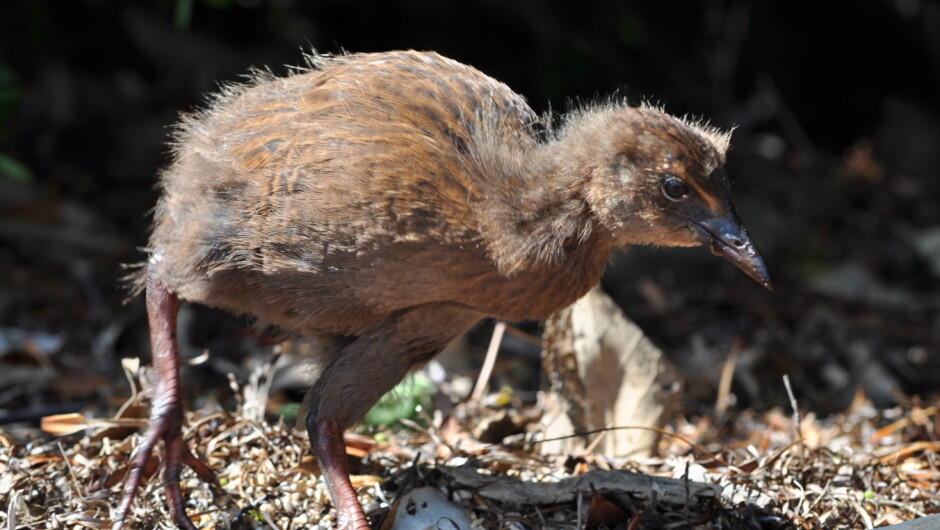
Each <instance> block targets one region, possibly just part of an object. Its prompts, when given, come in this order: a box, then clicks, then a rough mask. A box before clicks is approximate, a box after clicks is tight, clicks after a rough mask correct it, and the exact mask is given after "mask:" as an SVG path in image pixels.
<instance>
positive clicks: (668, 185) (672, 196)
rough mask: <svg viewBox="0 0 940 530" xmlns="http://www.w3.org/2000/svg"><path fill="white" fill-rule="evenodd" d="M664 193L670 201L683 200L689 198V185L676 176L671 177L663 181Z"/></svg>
mask: <svg viewBox="0 0 940 530" xmlns="http://www.w3.org/2000/svg"><path fill="white" fill-rule="evenodd" d="M663 195H665V196H666V198H667V199H669V200H670V201H681V200H683V199H686V198H688V196H689V187H688V186H686V184H685V182H682V181H681V180H679V179H678V178H676V177H669V178H667V179H666V180H664V181H663Z"/></svg>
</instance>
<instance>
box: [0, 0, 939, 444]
mask: <svg viewBox="0 0 940 530" xmlns="http://www.w3.org/2000/svg"><path fill="white" fill-rule="evenodd" d="M574 6H575V4H574V3H572V4H566V5H565V6H561V5H560V4H557V5H556V3H552V4H546V3H542V2H536V1H532V0H525V1H520V2H495V1H492V0H468V1H463V2H451V1H441V2H431V3H426V2H412V1H405V2H387V1H368V2H339V1H326V2H300V1H292V0H269V1H264V0H236V1H233V0H175V1H171V0H148V1H142V2H120V1H117V0H113V1H107V0H75V1H72V2H52V1H48V0H47V1H40V0H22V1H13V2H7V3H4V5H3V6H2V7H0V35H2V37H0V39H2V40H0V366H3V370H2V371H0V411H2V412H4V413H9V414H12V413H14V412H16V413H18V412H19V411H23V410H33V411H34V412H35V413H34V414H32V415H29V414H27V417H26V418H22V417H19V418H17V419H20V420H26V421H28V422H30V423H29V424H30V425H33V426H34V425H35V424H36V421H37V420H38V418H39V417H40V416H42V415H46V414H49V413H50V410H53V409H54V410H53V411H60V412H61V411H65V410H74V409H75V408H80V407H84V406H89V405H94V406H97V407H100V410H102V411H107V410H113V408H114V407H115V406H117V405H118V404H120V403H121V397H120V396H119V395H126V391H125V390H124V387H125V386H126V384H125V383H124V382H123V376H122V375H121V370H120V366H119V360H120V358H122V357H143V358H144V359H146V358H147V357H148V353H147V352H148V351H149V346H148V344H147V341H146V337H147V335H146V322H145V318H144V311H143V304H142V301H141V300H140V299H136V300H133V301H131V302H130V303H128V304H127V305H122V301H123V299H124V298H125V297H126V295H127V293H126V291H124V290H122V288H121V286H120V278H121V277H122V276H123V275H124V274H125V273H124V271H123V270H122V267H121V264H122V263H135V262H137V261H139V260H141V259H142V254H141V253H140V252H139V251H138V250H137V247H138V246H141V245H143V244H145V242H146V233H147V227H148V222H149V221H148V214H147V212H148V210H149V209H150V208H151V207H152V205H153V203H154V201H155V199H156V192H155V191H154V190H153V185H154V182H155V176H156V174H157V172H158V170H159V168H160V167H161V166H162V165H164V164H165V163H166V162H167V147H166V139H167V135H168V132H169V130H170V128H171V126H172V125H173V123H174V122H175V121H176V120H177V117H178V113H179V112H181V111H192V110H195V109H198V108H200V106H201V105H203V104H204V103H205V101H206V94H208V93H211V92H214V91H217V90H218V88H219V86H220V83H228V82H238V81H239V80H240V79H243V76H244V75H245V73H246V72H247V71H248V69H249V67H252V66H255V67H263V66H264V65H267V66H269V67H270V68H271V69H272V70H273V71H274V72H275V73H278V74H284V73H286V72H287V71H288V69H287V68H286V67H285V66H283V65H301V64H303V61H304V58H303V53H304V51H305V50H309V49H310V48H315V49H316V50H318V51H321V52H339V51H341V50H348V51H356V52H368V51H380V50H388V49H396V48H413V49H419V50H436V51H438V52H440V53H442V54H444V55H446V56H449V57H452V58H454V59H457V60H459V61H461V62H464V63H467V64H470V65H473V66H475V67H477V68H479V69H480V70H482V71H484V72H485V73H487V74H490V75H492V76H493V77H495V78H497V79H499V80H501V81H504V82H506V83H507V84H508V85H509V86H510V87H512V88H513V89H515V90H516V91H517V92H519V93H521V94H523V95H525V96H526V98H527V99H528V100H529V102H530V103H531V105H532V106H533V108H535V109H536V110H537V111H540V112H543V111H546V110H548V109H553V110H554V111H555V112H560V111H563V110H564V109H566V108H570V106H571V105H576V104H577V102H578V101H592V100H595V99H597V98H604V97H608V96H609V95H611V94H616V95H617V96H616V97H627V98H629V100H631V101H634V102H640V101H641V100H643V99H648V100H651V101H654V102H658V103H660V104H662V105H663V106H664V107H665V108H666V109H667V110H668V111H669V112H671V113H673V114H677V115H682V114H687V113H688V114H693V115H696V116H701V117H704V118H707V119H708V120H709V121H711V122H712V123H713V124H715V125H717V126H720V127H723V128H729V127H736V129H735V134H734V138H733V142H732V143H733V148H732V151H731V153H730V158H729V161H728V169H729V172H730V174H731V175H732V176H733V178H734V179H735V186H736V187H735V194H736V201H737V204H738V210H739V213H740V214H741V217H742V218H743V219H744V221H745V222H746V224H747V225H748V227H749V229H750V232H751V235H752V236H753V238H754V240H755V241H756V242H757V244H758V246H759V247H760V249H761V251H762V252H763V254H764V256H765V258H766V260H767V263H768V266H769V268H770V270H771V274H772V276H773V278H774V283H775V286H776V290H775V291H774V292H765V291H764V290H763V289H762V288H761V287H760V286H758V285H757V284H755V283H753V282H752V281H751V280H749V279H748V278H746V277H745V276H743V275H742V274H741V273H740V272H739V271H737V270H735V269H734V268H733V267H731V266H730V265H728V264H726V263H725V262H724V261H723V260H721V259H719V258H716V257H714V256H711V255H710V254H709V253H708V252H707V250H705V249H702V248H697V249H688V250H669V251H665V250H655V249H652V250H651V249H635V250H631V251H630V252H629V253H627V254H625V255H621V256H619V257H618V258H617V260H616V261H615V263H613V265H612V266H611V268H610V270H609V272H608V274H607V276H606V278H605V280H604V286H605V288H606V289H607V291H608V292H610V293H611V294H612V295H613V296H614V297H615V298H617V300H618V301H619V302H620V304H621V305H622V306H623V307H624V308H625V310H626V312H627V314H628V315H630V316H631V317H632V318H634V319H635V320H636V321H637V322H638V323H639V324H640V325H641V326H642V327H643V329H644V330H646V332H647V333H648V334H649V335H650V336H651V337H652V338H653V339H654V341H655V342H656V343H657V344H659V345H660V346H662V347H663V348H664V349H665V350H666V352H667V354H668V355H669V356H670V357H671V358H672V359H673V360H675V361H676V362H677V364H678V365H679V366H680V367H681V368H682V370H683V372H684V373H685V374H686V375H687V376H688V377H689V378H690V385H689V387H688V388H689V391H688V393H687V397H686V405H687V406H688V407H689V408H691V409H695V408H698V407H702V408H706V407H711V406H712V404H713V400H714V394H715V386H716V384H717V380H718V377H719V374H720V371H721V368H722V365H723V363H724V362H725V358H726V357H727V355H728V353H729V352H730V351H732V350H733V349H734V350H735V351H736V352H737V355H738V358H737V359H738V360H737V371H736V374H735V387H734V388H733V393H734V394H735V396H737V399H738V406H739V407H746V406H754V407H757V408H766V407H769V406H772V405H778V404H783V403H785V402H786V398H785V393H784V390H783V385H782V383H781V376H782V375H783V374H789V375H790V377H791V379H792V380H793V383H794V386H795V390H796V394H797V396H798V398H799V400H800V404H801V405H802V406H803V407H806V408H808V409H811V410H815V411H817V412H819V413H822V414H826V413H831V412H835V411H840V410H843V409H845V408H846V407H847V406H848V405H849V403H850V402H851V400H852V399H853V396H855V395H856V394H857V393H858V392H864V394H865V396H867V397H868V398H869V399H871V400H873V401H874V402H875V403H876V404H878V405H890V404H893V403H897V402H899V401H901V402H907V401H909V400H910V399H912V396H921V398H923V399H933V398H935V397H936V396H935V394H934V393H935V389H936V388H938V386H940V356H938V355H937V351H938V348H940V282H938V278H940V179H938V175H940V148H938V146H940V101H938V94H940V3H938V2H935V1H926V0H894V1H887V0H882V1H864V2H849V1H837V2H826V3H818V2H759V1H707V2H685V1H679V0H673V1H666V2H628V3H621V2H611V1H597V0H595V1H587V2H579V3H577V7H574ZM183 318H184V319H190V320H185V321H184V322H183V325H182V329H183V333H185V334H186V336H185V337H184V343H186V344H188V348H189V350H190V351H189V354H190V355H191V356H195V355H198V354H199V352H200V351H201V350H202V349H204V348H208V349H209V350H210V351H211V352H212V354H213V355H212V358H213V360H212V361H210V362H209V363H206V364H204V365H202V366H200V367H197V368H193V370H194V371H193V373H192V374H191V376H190V377H187V380H188V381H189V382H190V384H192V385H193V386H194V387H198V388H200V389H202V390H203V391H205V390H206V389H214V390H213V392H214V393H215V394H216V395H214V397H213V398H212V399H223V400H224V399H226V393H227V392H228V387H227V384H226V378H225V374H227V373H228V372H230V371H234V372H236V373H237V374H238V373H244V368H241V359H242V358H243V357H244V355H247V354H248V353H249V352H252V351H255V350H257V349H258V348H257V345H259V344H263V343H264V342H265V341H266V340H267V339H265V338H264V337H263V336H258V335H257V334H256V333H255V332H254V331H252V330H251V329H250V327H245V326H243V325H241V323H239V322H238V321H236V320H234V319H231V318H228V317H226V316H223V315H222V314H220V313H218V312H215V311H210V310H203V309H200V308H196V309H189V310H187V311H186V312H184V315H183ZM193 321H195V322H198V325H188V324H187V323H190V322H193ZM479 335H481V339H482V340H483V341H485V340H486V339H487V338H488V337H487V336H484V335H486V333H483V332H479ZM529 353H531V352H529ZM532 369H533V370H536V369H537V363H532ZM536 381H537V378H536ZM535 386H537V385H535ZM49 404H56V406H53V407H51V408H50V407H49ZM58 404H63V405H58Z"/></svg>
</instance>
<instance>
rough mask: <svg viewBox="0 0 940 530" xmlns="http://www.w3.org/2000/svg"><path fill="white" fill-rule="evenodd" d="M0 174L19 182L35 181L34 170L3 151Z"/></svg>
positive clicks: (0, 155) (0, 158)
mask: <svg viewBox="0 0 940 530" xmlns="http://www.w3.org/2000/svg"><path fill="white" fill-rule="evenodd" d="M0 175H2V176H5V177H7V178H8V179H10V180H15V181H17V182H23V183H30V182H32V181H33V172H32V171H30V169H29V168H28V167H26V165H25V164H23V163H22V162H20V161H19V160H17V159H15V158H13V157H12V156H9V155H5V154H3V153H0Z"/></svg>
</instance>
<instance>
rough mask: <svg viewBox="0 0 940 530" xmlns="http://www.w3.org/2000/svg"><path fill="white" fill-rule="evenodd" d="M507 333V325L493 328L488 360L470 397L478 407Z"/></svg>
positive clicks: (503, 323)
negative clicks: (504, 335)
mask: <svg viewBox="0 0 940 530" xmlns="http://www.w3.org/2000/svg"><path fill="white" fill-rule="evenodd" d="M505 332H506V323H505V322H497V323H496V327H495V328H493V338H491V339H490V345H489V347H488V348H487V349H486V359H485V360H484V361H483V368H481V369H480V376H479V377H477V384H476V386H474V387H473V394H471V395H470V402H471V403H473V404H474V405H476V404H477V403H479V402H480V398H482V397H483V391H484V390H486V385H487V383H489V380H490V376H491V375H493V366H494V365H495V364H496V353H497V352H498V351H499V345H500V343H501V342H502V341H503V334H504V333H505Z"/></svg>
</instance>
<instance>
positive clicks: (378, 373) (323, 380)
mask: <svg viewBox="0 0 940 530" xmlns="http://www.w3.org/2000/svg"><path fill="white" fill-rule="evenodd" d="M314 62H315V67H314V68H313V69H311V70H308V71H305V72H302V73H298V74H295V75H292V76H289V77H286V78H275V77H272V76H266V77H261V78H259V79H257V80H256V81H255V82H254V83H252V84H250V85H249V86H243V87H237V88H232V89H228V90H227V91H226V92H225V93H224V94H223V95H221V96H220V97H219V98H218V100H217V101H216V102H215V103H214V104H213V105H212V106H211V108H210V109H208V110H206V111H204V112H202V113H199V114H197V115H194V116H189V117H187V118H185V119H184V120H183V122H182V124H181V125H180V127H179V130H178V131H177V133H176V138H175V144H174V161H173V163H172V164H171V165H170V167H169V168H168V169H166V171H165V172H164V173H163V175H162V178H161V187H162V192H163V193H162V197H161V198H160V201H159V204H158V205H157V208H156V213H155V215H154V227H153V235H152V237H151V239H150V247H149V252H150V260H149V263H148V265H147V266H146V270H145V271H143V272H142V274H141V277H140V282H139V285H140V286H141V287H145V288H146V292H147V296H146V297H147V309H148V316H149V319H150V327H151V340H152V344H153V357H154V364H155V368H156V370H155V372H156V378H157V381H156V388H155V399H154V401H153V412H152V416H151V421H150V428H149V429H148V431H147V433H146V435H145V439H144V442H143V443H142V444H141V447H140V448H139V450H138V452H137V454H136V456H135V460H134V463H133V465H132V469H131V472H130V473H129V475H128V478H127V482H126V485H125V489H124V494H123V498H122V502H121V505H120V507H119V509H118V510H117V513H116V516H115V524H114V528H120V527H121V526H122V524H123V521H124V519H125V517H126V515H127V512H128V509H129V508H130V505H131V503H132V501H133V499H134V495H135V492H136V490H137V488H138V486H139V484H140V480H141V473H142V470H143V467H144V464H145V463H146V460H147V458H148V456H149V454H150V453H151V451H152V449H153V447H154V445H155V444H156V442H157V440H159V439H161V438H162V439H163V440H164V443H165V449H164V451H165V465H166V488H167V495H168V499H169V502H170V506H171V510H172V512H173V514H174V519H175V521H176V523H177V524H178V525H179V526H180V527H183V528H194V527H193V525H192V523H191V522H190V520H189V519H188V518H187V516H186V513H185V510H184V508H183V500H182V494H181V491H180V486H179V473H180V469H181V466H182V464H183V463H185V464H187V465H190V466H191V467H193V468H194V470H195V471H196V472H197V473H198V474H199V476H200V477H201V478H203V479H204V480H208V481H212V480H214V478H213V475H212V472H211V471H210V470H209V469H208V467H207V466H206V465H205V464H203V463H202V462H200V461H199V460H198V459H196V458H195V457H193V456H192V454H191V453H190V452H189V450H188V449H187V448H186V445H185V443H184V441H183V438H182V435H181V431H180V428H181V424H182V410H181V407H180V396H179V374H178V351H177V345H176V341H175V326H176V324H175V322H176V314H177V310H178V308H179V303H180V302H179V301H180V300H183V301H187V302H198V303H202V304H206V305H209V306H214V307H219V308H223V309H226V310H229V311H232V312H235V313H247V314H251V315H254V316H255V317H257V318H258V319H259V320H260V321H262V322H266V323H269V324H272V325H275V326H278V327H280V328H282V329H284V330H287V331H291V332H295V333H299V334H302V335H307V336H313V337H317V338H319V339H320V340H321V342H322V343H323V346H324V348H323V354H322V358H321V359H319V363H318V364H320V365H321V366H322V371H321V374H320V376H319V379H317V381H316V382H315V383H314V385H313V387H312V388H311V390H310V392H309V393H308V394H307V398H306V406H307V407H308V409H309V413H308V416H307V428H308V432H309V434H310V439H311V442H312V445H313V452H314V454H315V455H316V457H317V460H318V461H319V465H320V468H321V469H322V470H323V477H324V479H325V480H326V483H327V485H328V487H329V491H330V495H331V497H332V500H333V503H334V506H335V507H336V510H337V512H338V522H339V526H340V528H344V529H346V528H368V523H367V520H366V517H365V515H364V514H363V511H362V508H361V506H360V505H359V503H358V501H357V498H356V493H355V491H354V490H353V487H352V485H351V483H350V480H349V476H348V474H347V470H346V469H347V468H346V452H345V446H344V443H343V431H344V430H345V429H347V428H349V427H351V426H353V425H355V423H356V422H357V421H359V419H360V418H361V417H362V416H363V415H364V414H365V413H366V412H367V411H368V409H369V408H370V407H371V406H372V405H373V404H374V403H375V402H376V401H377V400H378V399H379V397H381V396H382V395H383V394H384V393H386V392H387V391H388V390H390V389H391V388H392V387H393V386H394V385H395V384H396V383H398V382H399V381H400V380H401V379H402V378H403V377H405V375H406V374H407V373H408V372H409V371H410V370H412V369H414V368H415V367H417V366H420V365H422V364H423V363H426V362H428V361H429V360H430V359H431V358H432V357H434V356H435V355H437V353H438V352H440V351H441V350H442V349H443V348H444V347H445V346H446V345H447V344H448V343H449V342H450V341H451V340H452V339H454V338H455V337H457V336H458V335H459V334H460V333H462V332H463V331H465V330H466V329H467V328H469V327H470V326H472V325H473V324H474V323H476V322H478V321H480V320H481V319H483V318H486V317H497V318H502V319H509V320H517V319H523V318H543V317H546V316H548V315H549V314H551V313H552V312H554V311H556V310H558V309H561V308H563V307H565V306H567V305H569V304H571V303H572V302H574V301H575V300H577V299H578V298H579V297H580V296H582V295H583V294H584V293H586V292H587V291H588V290H589V289H590V288H591V287H592V286H593V285H594V284H596V283H597V282H598V280H599V279H600V277H601V273H602V272H603V270H604V265H605V263H606V262H607V260H608V259H609V257H610V254H611V252H612V251H613V249H615V248H617V247H624V246H627V245H630V244H651V245H667V246H691V245H698V244H701V243H707V244H710V245H711V247H712V249H713V251H715V252H717V253H719V254H722V255H724V256H725V257H727V258H729V259H730V260H731V261H733V262H734V263H735V264H736V265H737V266H738V267H740V268H741V269H742V270H744V272H746V273H747V274H748V275H750V276H751V277H752V278H754V279H755V280H757V281H758V282H760V283H762V284H763V285H765V286H768V287H769V280H768V276H767V272H766V270H765V268H764V264H763V261H762V258H761V257H760V255H759V254H758V253H757V251H756V249H755V248H754V246H753V244H752V243H751V240H750V238H749V237H748V235H747V232H746V231H745V229H744V227H743V226H742V225H741V223H740V221H739V220H738V218H737V216H736V215H735V213H734V210H733V208H732V204H731V197H730V182H729V179H728V177H727V176H726V174H725V172H724V170H723V169H722V164H723V161H724V157H725V151H726V150H727V148H728V140H729V137H728V135H726V134H723V133H720V132H718V131H716V130H713V129H711V128H708V127H705V126H701V125H697V124H694V123H689V122H686V121H683V120H679V119H676V118H673V117H671V116H669V115H667V114H665V113H663V112H662V111H660V110H658V109H655V108H650V107H639V108H633V107H629V106H626V105H620V104H610V105H601V106H597V107H594V108H589V109H585V110H581V111H579V112H576V113H575V114H573V115H572V116H569V117H568V118H567V120H566V121H565V123H564V125H563V126H562V127H560V128H559V129H558V130H552V129H551V127H550V126H548V125H547V124H546V123H545V122H544V121H542V120H540V119H539V118H538V117H537V116H536V115H535V114H534V113H533V112H532V110H531V109H530V108H529V106H528V105H527V104H526V102H525V100H524V99H523V98H522V97H521V96H519V95H517V94H515V93H513V92H512V91H511V90H510V89H509V88H508V87H507V86H506V85H504V84H502V83H500V82H498V81H496V80H494V79H492V78H490V77H487V76H486V75H484V74H482V73H481V72H479V71H477V70H475V69H473V68H470V67H468V66H465V65H463V64H460V63H457V62H455V61H452V60H450V59H446V58H444V57H441V56H440V55H437V54H434V53H418V52H410V51H409V52H390V53H378V54H362V55H348V56H342V57H334V58H325V57H317V58H315V59H314Z"/></svg>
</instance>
